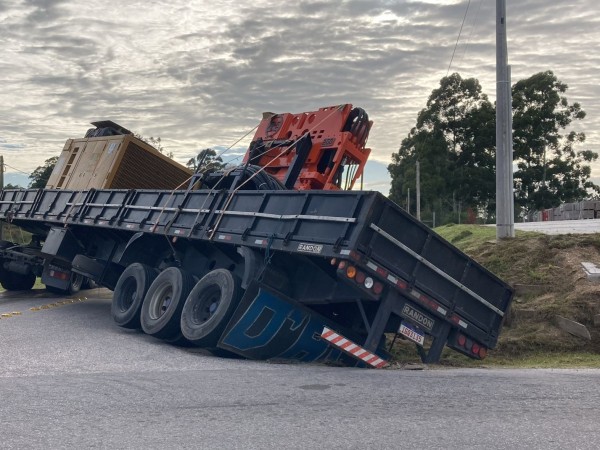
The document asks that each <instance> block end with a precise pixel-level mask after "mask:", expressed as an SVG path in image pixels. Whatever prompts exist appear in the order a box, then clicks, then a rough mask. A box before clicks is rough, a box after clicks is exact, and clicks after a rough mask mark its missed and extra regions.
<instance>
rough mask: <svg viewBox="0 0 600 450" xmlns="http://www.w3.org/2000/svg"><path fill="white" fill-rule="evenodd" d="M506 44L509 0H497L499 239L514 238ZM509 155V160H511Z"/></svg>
mask: <svg viewBox="0 0 600 450" xmlns="http://www.w3.org/2000/svg"><path fill="white" fill-rule="evenodd" d="M508 72H509V70H508V49H507V44H506V0H496V239H505V238H509V237H514V235H515V231H514V228H515V226H514V214H513V213H512V212H511V211H510V208H511V200H510V197H511V196H512V194H511V195H509V194H508V193H509V192H511V193H512V189H513V188H512V186H513V180H512V177H511V172H512V169H511V168H512V152H511V151H510V150H509V149H510V148H511V147H512V145H511V144H510V143H509V136H508V134H509V133H508V127H509V123H510V120H509V114H510V108H509V104H510V103H512V102H511V101H510V98H511V92H510V80H509V74H508ZM509 158H510V160H509Z"/></svg>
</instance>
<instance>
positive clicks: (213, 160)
mask: <svg viewBox="0 0 600 450" xmlns="http://www.w3.org/2000/svg"><path fill="white" fill-rule="evenodd" d="M186 166H187V167H189V168H190V169H192V170H193V171H194V172H197V171H198V170H211V171H214V170H219V169H222V168H224V167H225V166H226V164H225V163H223V159H221V157H220V156H217V152H216V151H214V150H213V149H212V148H205V149H204V150H201V151H200V153H198V155H196V157H195V158H190V160H189V161H188V162H187V164H186Z"/></svg>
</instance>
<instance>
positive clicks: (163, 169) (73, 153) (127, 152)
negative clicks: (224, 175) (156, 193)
mask: <svg viewBox="0 0 600 450" xmlns="http://www.w3.org/2000/svg"><path fill="white" fill-rule="evenodd" d="M89 134H90V133H89V132H88V135H89ZM191 174H192V171H191V170H189V169H187V168H186V167H184V166H182V165H181V164H179V163H177V162H175V161H173V160H172V159H171V158H169V157H167V156H165V155H163V154H162V153H160V152H159V151H158V150H156V149H155V148H154V147H152V146H151V145H149V144H147V143H146V142H144V141H142V140H141V139H138V138H136V137H135V136H134V135H133V134H119V135H113V136H98V137H87V138H83V139H69V140H68V141H67V142H66V143H65V147H64V148H63V151H62V152H61V154H60V157H59V159H58V162H57V163H56V166H55V167H54V171H53V172H52V175H50V178H49V179H48V183H47V184H46V188H47V189H73V190H88V189H92V188H94V189H176V188H177V187H178V186H180V185H181V184H182V183H183V186H181V188H186V187H187V183H185V181H186V180H187V179H189V177H190V176H191Z"/></svg>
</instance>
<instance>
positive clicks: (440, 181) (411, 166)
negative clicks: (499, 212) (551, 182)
mask: <svg viewBox="0 0 600 450" xmlns="http://www.w3.org/2000/svg"><path fill="white" fill-rule="evenodd" d="M494 130H495V114H494V108H493V105H492V104H491V103H490V102H489V100H488V98H487V96H486V95H485V94H483V92H482V89H481V85H480V84H479V82H478V81H477V80H476V79H474V78H469V79H463V78H461V76H460V75H459V74H456V73H455V74H452V75H450V76H448V77H444V78H442V80H441V81H440V87H439V88H438V89H435V90H434V91H433V92H432V93H431V95H430V96H429V99H428V100H427V106H426V108H425V109H423V110H422V111H421V112H420V113H419V115H418V116H417V124H416V127H415V128H413V129H412V130H411V131H410V133H409V135H408V136H407V137H406V138H405V139H404V140H403V141H402V144H401V146H400V149H399V150H398V153H394V154H393V155H392V164H390V165H389V166H388V170H389V172H390V175H391V176H392V187H391V190H390V198H391V199H392V200H394V201H396V202H398V203H404V198H405V197H406V194H407V192H408V189H410V192H411V194H412V195H411V196H412V197H413V198H414V192H415V163H416V161H417V160H418V161H419V162H420V165H421V202H422V210H423V213H424V218H425V216H427V215H428V214H432V212H433V211H434V210H435V211H438V223H440V219H441V220H442V222H443V221H445V220H451V219H450V217H448V218H447V219H444V218H442V217H440V214H442V215H447V216H450V214H452V217H456V214H457V213H458V214H460V211H461V210H462V211H466V210H467V208H469V207H470V208H472V209H474V210H481V211H491V210H493V208H494V194H495V180H494V162H495V159H494V158H495V156H494V155H495V151H494V136H495V131H494Z"/></svg>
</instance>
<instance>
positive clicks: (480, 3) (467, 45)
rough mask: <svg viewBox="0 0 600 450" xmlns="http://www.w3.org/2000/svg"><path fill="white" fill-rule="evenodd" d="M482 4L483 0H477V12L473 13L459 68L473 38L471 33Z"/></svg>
mask: <svg viewBox="0 0 600 450" xmlns="http://www.w3.org/2000/svg"><path fill="white" fill-rule="evenodd" d="M482 4H483V0H479V6H478V7H477V11H476V12H475V17H474V19H473V21H472V22H471V31H470V32H469V37H468V38H467V42H466V44H465V51H464V52H463V55H462V58H461V59H460V63H459V64H458V65H459V66H460V65H462V63H463V61H464V60H465V56H466V54H467V49H468V47H469V44H470V43H471V37H472V36H473V31H474V30H475V24H476V23H477V19H479V11H481V5H482Z"/></svg>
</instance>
